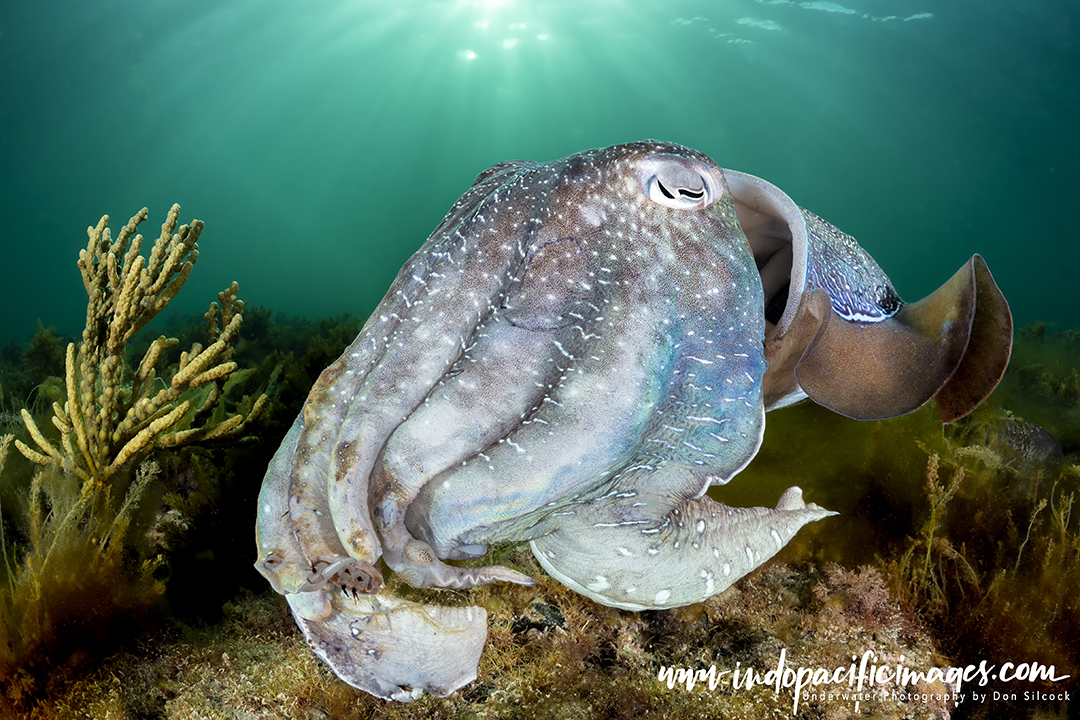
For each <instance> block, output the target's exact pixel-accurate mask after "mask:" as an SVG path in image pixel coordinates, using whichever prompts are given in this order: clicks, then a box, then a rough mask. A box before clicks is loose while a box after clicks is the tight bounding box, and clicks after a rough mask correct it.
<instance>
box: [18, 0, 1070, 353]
mask: <svg viewBox="0 0 1080 720" xmlns="http://www.w3.org/2000/svg"><path fill="white" fill-rule="evenodd" d="M1078 7H1080V5H1078V4H1077V3H1076V2H1075V0H1053V1H1051V0H1047V1H1040V0H1026V1H1025V0H1015V1H1014V2H1000V1H995V0H991V1H989V2H987V1H984V0H979V1H974V0H966V1H958V2H942V1H940V0H842V2H841V3H831V2H810V3H807V2H788V1H786V0H758V1H757V2H755V1H754V0H730V1H720V0H712V1H709V2H706V1H704V0H667V1H665V2H631V1H630V0H625V1H623V2H617V1H615V0H591V1H590V2H584V1H583V0H576V1H575V0H553V1H551V2H528V1H526V0H503V1H501V2H499V1H496V0H489V1H488V2H483V1H473V0H447V1H446V2H422V1H419V0H415V1H412V0H394V1H393V2H389V1H387V2H370V1H368V0H310V1H300V0H296V1H294V2H284V1H283V0H232V1H231V0H213V1H206V0H203V1H195V0H191V1H185V2H180V1H178V0H152V1H151V0H116V1H111V2H104V1H92V2H57V1H56V0H4V2H3V3H2V4H0V242H2V250H3V252H2V255H0V306H2V307H3V313H2V314H0V343H3V342H6V341H7V340H8V339H11V338H17V339H19V340H25V339H26V338H27V337H28V336H29V335H30V334H31V333H32V332H33V330H34V328H35V319H36V318H41V319H42V320H43V321H44V323H45V324H46V325H50V324H53V325H57V326H58V328H59V330H60V331H61V332H66V333H72V334H75V333H78V332H79V331H80V330H81V328H82V325H83V321H84V313H85V295H84V293H83V288H82V283H81V281H80V279H79V274H78V270H77V268H76V266H75V260H76V258H77V256H78V251H79V249H80V248H81V247H85V243H86V236H85V228H86V226H87V225H90V224H94V223H95V222H96V221H97V219H98V217H100V215H101V214H103V213H109V214H110V216H111V217H112V224H113V226H114V228H119V227H120V226H121V225H122V224H123V223H124V221H126V219H127V218H128V217H129V216H130V215H132V214H133V213H134V212H135V211H136V210H138V209H139V208H140V207H142V206H143V205H148V206H149V208H150V218H151V219H150V221H149V222H148V223H147V224H146V225H144V231H146V232H145V234H149V235H151V236H155V235H156V233H157V227H158V226H159V225H160V223H161V221H162V220H163V219H164V216H165V212H166V210H167V209H168V207H169V205H170V204H171V203H172V202H174V201H175V202H179V203H181V204H182V205H183V214H182V218H183V219H185V220H187V219H190V218H192V217H199V218H201V219H203V220H205V221H206V231H205V232H204V234H203V239H202V240H201V241H200V246H201V250H202V256H201V258H200V260H199V263H198V266H197V268H196V271H195V273H194V275H193V276H192V279H191V280H190V281H189V283H188V285H187V286H186V287H185V289H184V291H183V292H182V293H181V295H180V297H179V298H178V299H177V301H176V305H177V307H178V309H180V310H184V311H196V310H197V311H200V312H201V311H203V310H204V309H205V308H206V306H207V305H208V304H209V301H210V300H211V299H213V298H214V296H215V294H216V293H217V291H218V290H220V289H221V288H223V287H225V286H226V285H227V284H228V282H229V281H230V280H233V279H236V280H238V281H239V282H240V286H241V295H242V296H243V297H244V298H245V299H246V300H247V301H248V302H250V303H255V304H264V305H267V306H269V307H271V308H273V309H275V310H280V311H285V312H289V313H295V314H305V315H331V314H338V313H341V312H354V313H366V312H369V311H370V310H371V309H372V308H373V307H374V305H375V304H376V302H377V301H378V300H379V299H380V297H381V296H382V294H383V292H384V291H385V290H386V288H387V286H388V285H389V283H390V281H391V280H392V278H393V276H394V274H395V273H396V271H397V269H398V267H399V266H400V265H401V263H402V262H403V261H404V260H405V259H406V258H407V257H408V256H409V255H410V254H411V253H412V252H413V251H414V250H415V249H416V248H417V247H418V246H419V245H420V244H421V242H422V241H423V240H424V238H425V237H426V236H427V234H428V233H429V232H430V231H431V230H432V229H433V228H434V226H435V225H436V224H437V223H438V221H439V220H440V219H441V218H442V215H443V213H444V212H445V211H446V210H447V209H448V207H449V206H450V204H451V203H452V202H453V201H454V200H455V199H456V198H457V196H458V195H460V194H461V193H462V192H463V191H464V190H465V189H466V188H467V187H468V186H469V184H470V183H471V181H472V179H473V177H474V176H475V175H476V174H477V173H478V172H479V171H480V170H482V169H484V168H485V167H487V166H488V165H491V164H493V163H495V162H498V161H500V160H506V159H511V158H529V159H536V160H548V159H552V158H556V157H560V156H563V155H566V154H569V153H572V152H576V151H578V150H582V149H585V148H588V147H595V146H603V145H610V144H613V143H618V142H625V141H630V140H637V139H641V138H645V137H653V138H659V139H664V140H672V141H676V142H680V143H684V144H686V145H690V146H693V147H695V148H698V149H700V150H702V151H704V152H706V153H708V154H709V155H711V156H712V157H713V158H715V159H716V160H717V162H719V163H720V164H721V165H722V166H725V167H731V168H735V169H739V170H743V171H746V172H749V173H753V174H755V175H759V176H762V177H764V178H766V179H768V180H770V181H772V182H774V183H775V184H777V185H778V186H780V187H781V188H782V189H784V190H785V191H786V192H787V193H788V194H790V195H791V196H792V197H793V198H794V199H795V200H796V202H798V203H799V204H801V205H803V206H805V207H808V208H810V209H812V210H814V211H815V212H817V213H818V214H820V215H822V216H824V217H825V218H826V219H828V220H829V221H831V222H833V223H834V224H836V225H838V226H839V227H841V228H842V229H844V230H846V231H848V232H850V233H852V234H854V235H855V236H856V237H857V238H858V239H859V240H860V241H861V243H862V244H863V246H864V247H866V248H867V249H868V250H869V251H870V252H871V253H872V254H873V255H874V256H875V257H876V259H877V260H878V261H879V263H880V264H881V265H882V266H883V267H884V268H885V270H886V271H887V272H888V273H889V274H890V275H891V276H892V278H893V280H894V282H895V284H896V286H897V288H898V290H899V291H900V294H901V295H902V296H903V297H904V298H905V299H906V300H909V301H910V300H915V299H918V298H919V297H921V296H922V295H924V294H926V293H928V292H930V291H931V290H933V289H934V288H935V287H937V285H938V284H940V283H941V282H943V281H944V280H945V279H947V278H948V277H949V276H950V275H951V274H952V273H953V271H954V270H955V269H956V268H957V267H959V266H960V265H961V264H962V263H963V262H964V261H965V260H966V259H967V258H968V257H969V256H970V255H971V254H972V253H973V252H981V253H983V254H984V256H985V257H986V258H987V260H988V262H989V264H990V267H991V269H992V270H993V271H994V273H995V276H996V277H997V279H998V280H999V282H1000V285H1001V287H1002V289H1003V290H1004V292H1005V294H1006V296H1007V297H1008V299H1009V300H1010V301H1011V303H1012V306H1013V309H1014V313H1015V315H1016V318H1017V320H1018V322H1019V323H1020V324H1023V323H1027V322H1031V321H1035V320H1048V321H1052V322H1055V323H1058V327H1059V328H1065V327H1072V326H1074V325H1075V324H1076V322H1075V317H1074V309H1073V307H1074V302H1075V297H1076V292H1077V291H1076V286H1077V283H1078V281H1080V273H1078V272H1077V261H1078V259H1080V250H1078V249H1077V231H1076V229H1075V224H1074V215H1075V210H1076V208H1077V206H1078V203H1077V199H1076V198H1077V195H1078V189H1080V183H1078V180H1077V177H1078V176H1080V142H1078V139H1077V133H1078V127H1080V124H1078V118H1080V112H1078V111H1080V100H1078V96H1080V91H1078V85H1080V49H1078V47H1077V33H1078V32H1080V10H1078Z"/></svg>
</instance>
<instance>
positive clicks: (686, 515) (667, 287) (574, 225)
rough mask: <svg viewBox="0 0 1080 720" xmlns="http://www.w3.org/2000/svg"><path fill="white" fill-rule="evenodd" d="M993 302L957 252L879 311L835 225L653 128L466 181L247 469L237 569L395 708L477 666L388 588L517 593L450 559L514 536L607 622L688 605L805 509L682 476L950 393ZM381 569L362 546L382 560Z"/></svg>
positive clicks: (475, 619) (867, 276)
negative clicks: (798, 413)
mask: <svg viewBox="0 0 1080 720" xmlns="http://www.w3.org/2000/svg"><path fill="white" fill-rule="evenodd" d="M1011 338H1012V319H1011V316H1010V313H1009V307H1008V305H1007V303H1006V302H1005V299H1004V297H1003V296H1002V294H1001V292H1000V291H999V290H998V287H997V286H996V284H995V283H994V280H993V278H992V277H991V275H990V271H989V270H988V269H987V266H986V263H985V262H984V261H983V260H982V258H981V257H980V256H978V255H974V256H973V257H972V258H971V260H970V261H969V262H968V263H967V264H965V265H964V266H963V267H962V268H961V269H960V270H959V271H957V273H956V274H955V275H953V277H952V278H951V279H950V280H949V281H948V282H946V283H945V284H944V285H942V286H941V287H940V288H939V289H938V290H937V291H936V292H934V293H933V294H932V295H930V296H928V297H927V298H925V299H923V300H920V301H919V302H916V303H911V304H905V303H904V302H903V301H901V299H900V297H899V296H898V295H897V293H896V291H895V290H894V289H893V286H892V284H891V283H890V281H889V279H888V278H887V277H886V276H885V273H883V272H882V270H881V268H879V267H878V265H877V263H875V262H874V260H873V259H872V258H871V257H870V256H869V255H868V254H867V253H866V252H865V251H864V250H863V249H862V248H861V247H860V246H859V245H858V243H856V242H855V239H854V238H852V237H851V236H850V235H846V234H844V233H843V232H841V231H839V230H838V229H836V228H835V227H833V226H832V225H830V224H829V223H827V222H825V221H824V220H822V219H821V218H819V217H818V216H817V215H814V214H813V213H811V212H809V211H807V210H803V209H801V208H800V207H798V206H797V205H796V204H795V203H794V201H792V200H791V198H789V197H788V196H787V195H786V194H785V193H784V192H783V191H781V190H780V189H779V188H777V187H776V186H774V185H772V184H770V183H768V182H766V181H764V180H761V179H760V178H757V177H754V176H752V175H747V174H745V173H741V172H735V171H733V170H724V169H721V168H720V167H719V166H717V165H716V163H714V162H713V161H712V160H710V159H709V158H708V157H706V156H705V155H703V154H702V153H700V152H697V151H695V150H691V149H689V148H686V147H682V146H679V145H674V144H670V143H662V142H653V141H645V142H637V143H630V144H627V145H616V146H613V147H608V148H604V149H599V150H588V151H586V152H581V153H578V154H575V155H571V156H569V157H566V158H563V159H561V160H555V161H553V162H546V163H537V162H524V161H514V162H505V163H500V164H498V165H495V166H494V167H492V168H490V169H488V170H485V171H484V172H483V173H481V174H480V176H479V177H477V179H476V181H475V182H474V183H473V186H472V187H471V188H470V189H469V190H468V191H467V192H466V193H465V194H464V195H463V196H462V197H461V198H460V199H459V200H458V201H457V202H456V203H455V204H454V206H453V207H452V208H451V209H450V211H449V212H448V213H447V215H446V217H445V218H444V219H443V221H442V223H441V224H440V225H439V226H438V227H437V228H436V229H435V231H434V232H433V233H432V234H431V236H430V237H429V238H428V240H427V242H426V243H424V245H423V247H421V248H420V250H419V251H418V252H417V253H416V254H415V255H413V256H412V258H411V259H410V260H409V261H408V262H407V263H406V264H405V266H404V267H403V268H402V270H401V272H400V273H399V274H398V276H397V279H396V280H395V281H394V283H393V285H392V286H391V287H390V290H389V291H388V292H387V294H386V297H385V298H384V299H383V301H382V303H381V304H380V305H379V306H378V308H376V310H375V311H374V312H373V313H372V314H371V317H370V318H369V320H368V322H367V324H366V325H365V326H364V328H363V330H361V332H360V334H359V335H358V336H357V338H356V340H355V341H354V342H353V343H352V345H350V346H349V348H348V349H347V350H346V351H345V353H344V354H343V355H342V356H341V358H339V359H338V360H337V361H336V362H334V363H333V364H332V365H331V366H330V367H328V368H327V369H326V370H325V371H324V372H323V373H322V375H321V376H320V377H319V379H318V381H317V382H316V383H315V386H314V387H313V389H312V391H311V394H310V396H309V397H308V399H307V402H306V403H305V405H304V408H303V411H302V412H301V414H300V416H299V417H298V418H297V419H296V421H295V423H294V424H293V426H292V429H291V430H290V431H289V433H288V435H287V437H286V438H285V440H284V442H283V443H282V445H281V447H280V449H279V450H278V451H277V454H276V455H275V456H274V459H273V461H272V462H271V464H270V467H269V469H268V471H267V473H266V478H265V480H264V483H263V487H262V492H261V494H260V496H259V509H258V521H257V541H258V549H259V557H258V561H257V562H256V567H257V568H258V570H259V571H260V572H261V573H262V574H263V575H264V576H265V577H266V578H267V579H268V580H269V581H270V583H271V584H272V585H273V587H274V589H275V590H277V591H278V592H280V593H282V594H284V595H285V597H286V599H287V600H288V602H289V605H290V607H291V608H292V612H293V614H294V616H295V618H296V621H297V623H298V624H299V626H300V628H301V629H302V630H303V632H304V635H305V636H306V637H307V640H308V643H309V645H310V646H311V648H312V649H313V650H314V651H315V652H316V653H318V654H319V655H320V656H321V657H322V658H323V659H324V660H325V661H326V662H327V663H329V665H330V666H331V668H333V670H334V672H335V673H337V675H338V676H339V677H340V678H342V679H343V680H344V681H346V682H348V683H350V684H352V685H354V686H356V687H358V688H360V689H362V690H365V691H367V692H369V693H372V694H374V695H377V696H379V697H383V698H392V699H397V700H410V699H413V698H416V697H419V696H420V695H422V694H423V692H425V691H427V692H430V693H433V694H436V695H447V694H449V693H451V692H453V691H454V690H456V689H457V688H460V687H462V686H463V685H465V684H467V683H469V682H471V681H472V680H474V679H475V678H476V672H477V663H478V659H479V657H480V653H481V650H482V649H483V645H484V642H485V640H486V637H487V626H486V613H485V611H484V610H483V609H481V608H479V607H445V606H440V605H430V604H418V603H414V602H410V601H407V600H404V599H401V598H397V597H395V596H393V595H392V594H390V593H389V592H387V591H386V589H385V587H384V582H383V575H384V573H385V572H387V570H389V571H392V572H394V573H397V574H398V575H399V576H400V577H401V578H402V579H404V580H405V581H407V582H408V583H410V584H412V585H414V586H419V587H436V588H439V587H442V588H447V587H449V588H469V587H473V586H477V585H481V584H485V583H491V582H496V581H502V582H511V583H518V584H522V585H531V584H533V580H532V578H530V577H529V576H527V575H524V574H522V573H521V572H518V571H517V570H514V569H511V568H507V567H503V566H498V565H488V566H480V567H459V566H457V565H454V564H452V563H451V562H448V561H454V560H463V559H470V558H479V557H482V556H483V555H485V554H486V553H487V552H488V548H489V547H490V546H491V545H493V544H495V543H508V542H528V543H529V547H530V548H531V549H532V552H533V554H534V555H535V557H536V559H537V560H538V561H539V562H540V565H542V566H543V568H544V569H545V570H546V571H547V572H548V573H549V574H551V575H552V576H553V577H554V578H556V579H557V580H558V581H559V582H561V583H563V584H564V585H566V586H567V587H569V588H572V589H574V590H576V591H578V592H580V593H582V594H584V595H586V596H588V597H589V598H591V599H593V600H595V601H596V602H599V603H603V604H605V605H610V606H614V607H619V608H625V609H627V610H644V609H647V608H671V607H676V606H680V605H687V604H690V603H697V602H701V601H702V600H705V599H706V598H709V597H710V596H712V595H715V594H716V593H719V592H721V591H723V590H724V589H725V588H727V587H729V586H730V585H731V584H732V583H734V582H735V581H737V580H738V579H739V578H741V577H743V576H744V575H746V574H747V573H749V572H750V571H752V570H753V569H754V568H756V567H758V566H759V565H761V564H762V563H764V562H765V561H767V560H768V559H769V558H770V557H772V556H773V555H774V554H775V553H776V552H777V551H778V550H779V549H780V548H782V547H783V546H784V545H785V544H786V543H787V542H788V541H789V540H791V538H792V537H793V536H794V535H795V533H796V532H797V531H798V530H799V528H801V527H802V526H803V525H805V524H806V523H809V522H813V521H815V520H820V519H822V518H824V517H826V516H828V515H832V514H833V513H831V512H829V511H828V510H825V509H823V508H821V507H819V506H817V505H815V504H813V503H806V502H804V500H803V497H802V491H801V490H800V489H799V488H798V487H792V488H789V489H788V490H787V491H786V492H784V493H783V494H782V495H781V496H780V498H779V501H778V502H777V504H776V507H775V508H734V507H727V506H725V505H722V504H720V503H718V502H716V501H714V500H712V499H711V498H709V497H708V496H707V495H706V494H705V492H706V490H708V488H709V487H710V486H712V485H722V484H724V483H727V482H729V481H730V480H731V479H732V478H733V477H735V475H736V474H738V473H739V471H740V470H742V469H743V468H744V467H746V465H747V464H748V463H749V462H750V461H751V460H752V459H753V457H754V455H755V454H756V453H757V451H758V448H759V446H760V444H761V439H762V433H763V431H764V427H765V412H766V411H767V410H772V409H775V408H779V407H783V406H785V405H788V404H791V403H793V402H797V401H799V400H802V399H805V398H809V399H811V400H813V401H814V402H817V403H820V404H821V405H824V406H825V407H827V408H830V409H832V410H834V411H836V412H838V413H842V414H844V415H847V416H849V417H852V418H857V419H878V418H888V417H894V416H897V415H901V414H904V413H909V412H912V411H914V410H916V409H918V408H920V407H922V406H923V405H925V404H926V403H928V402H929V401H930V400H931V399H935V398H936V401H937V407H938V410H939V412H940V414H941V419H942V421H943V422H952V421H954V420H956V419H958V418H960V417H962V416H964V415H965V414H967V413H968V412H970V411H971V410H972V409H973V408H975V407H976V406H977V405H978V404H979V403H980V402H982V401H983V400H984V399H985V398H986V397H987V395H989V393H990V392H991V390H993V388H994V387H995V385H996V384H997V382H998V380H999V379H1000V377H1001V374H1002V373H1003V372H1004V369H1005V366H1006V364H1007V363H1008V359H1009V353H1010V350H1011ZM380 561H381V562H380Z"/></svg>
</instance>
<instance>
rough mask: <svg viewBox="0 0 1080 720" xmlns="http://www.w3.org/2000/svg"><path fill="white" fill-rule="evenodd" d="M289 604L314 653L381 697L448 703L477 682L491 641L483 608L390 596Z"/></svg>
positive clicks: (305, 598) (299, 596) (308, 596)
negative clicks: (427, 695) (429, 698)
mask: <svg viewBox="0 0 1080 720" xmlns="http://www.w3.org/2000/svg"><path fill="white" fill-rule="evenodd" d="M285 598H286V599H287V600H288V601H289V606H290V608H291V609H292V611H293V616H294V617H295V618H296V623H297V625H299V626H300V629H301V630H303V632H304V638H305V639H306V640H307V642H308V645H309V646H310V647H311V649H312V650H314V651H315V653H316V654H317V655H318V656H319V657H321V658H322V659H323V660H325V661H326V663H327V664H328V665H329V666H330V667H331V669H332V670H333V671H334V674H336V675H337V676H338V677H339V678H341V679H342V680H344V681H345V682H347V683H349V684H350V685H352V686H353V687H355V688H359V689H360V690H363V691H365V692H368V693H371V694H372V695H375V696H376V697H381V698H384V699H386V700H398V701H406V702H407V701H409V700H416V699H417V698H419V697H420V696H422V695H423V694H424V693H425V692H428V693H431V694H432V695H436V696H438V697H446V696H447V695H449V694H450V693H452V692H454V691H455V690H457V689H458V688H460V687H463V686H465V685H468V684H469V683H471V682H472V681H473V680H475V679H476V670H477V665H478V664H479V662H480V653H481V651H482V650H483V649H484V643H485V642H486V641H487V612H486V611H485V610H484V609H483V608H479V607H443V606H439V605H421V604H419V603H414V602H409V601H408V600H402V599H400V598H396V597H394V596H392V595H390V594H389V593H386V592H381V593H379V594H378V595H361V596H357V597H353V596H346V595H344V594H342V593H340V592H330V591H319V592H312V593H295V594H291V595H286V596H285ZM328 601H329V602H328Z"/></svg>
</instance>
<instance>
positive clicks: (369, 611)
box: [255, 417, 487, 700]
mask: <svg viewBox="0 0 1080 720" xmlns="http://www.w3.org/2000/svg"><path fill="white" fill-rule="evenodd" d="M303 429H304V424H303V418H302V417H300V418H297V420H296V422H295V423H293V426H292V429H291V430H290V431H289V433H288V435H287V436H286V438H285V441H284V442H283V443H282V445H281V448H279V450H278V452H277V453H276V454H275V455H274V458H273V460H272V461H271V463H270V468H269V470H268V472H267V474H266V479H265V480H264V482H263V486H262V490H261V492H260V493H259V511H258V516H257V518H258V519H257V520H256V543H257V545H258V550H259V558H258V560H257V561H256V562H255V568H256V569H257V570H258V571H259V572H260V573H261V574H262V575H263V576H264V577H265V578H266V579H267V580H269V581H270V584H271V585H272V586H273V587H274V589H275V590H276V591H278V592H279V593H282V594H284V595H285V599H286V600H287V601H288V603H289V607H290V608H291V610H292V613H293V616H294V617H295V618H296V623H297V625H299V626H300V629H301V630H302V631H303V633H304V637H305V638H306V639H307V642H308V645H309V646H310V647H311V649H312V650H314V651H315V653H316V654H318V655H319V656H320V657H321V658H323V659H324V660H325V661H326V662H327V663H328V664H329V665H330V667H331V668H333V670H334V672H335V673H336V674H337V675H338V677H340V678H342V679H343V680H345V681H346V682H348V683H349V684H351V685H353V686H354V687H357V688H359V689H361V690H364V691H365V692H368V693H371V694H372V695H375V696H378V697H381V698H385V699H388V700H389V699H393V700H414V699H416V698H418V697H420V696H421V695H423V693H424V692H429V693H431V694H433V695H438V696H440V697H442V696H446V695H449V694H450V693H452V692H454V691H455V690H457V689H458V688H460V687H463V686H465V685H468V684H469V683H471V682H472V681H473V680H475V679H476V670H477V664H478V663H479V659H480V653H481V651H482V650H483V647H484V643H485V642H486V641H487V613H486V612H485V611H484V609H483V608H479V607H444V606H441V605H424V604H420V603H414V602H409V601H407V600H401V599H399V598H396V597H394V596H392V595H390V594H389V593H388V592H385V591H381V592H379V593H377V594H372V595H362V594H358V595H353V594H346V593H343V592H341V590H340V589H339V588H338V587H336V586H334V585H328V586H326V587H323V588H321V589H317V590H307V591H304V592H297V588H298V587H304V586H306V585H307V581H308V578H309V577H310V573H311V570H310V563H309V561H308V560H307V559H306V558H305V557H304V554H303V551H302V549H301V546H300V543H299V541H298V540H297V537H296V534H295V533H294V532H293V525H292V522H291V520H290V518H289V503H288V497H289V494H288V488H289V483H290V473H291V469H292V466H293V463H294V461H295V453H296V445H297V440H298V439H299V437H300V435H301V433H302V431H303Z"/></svg>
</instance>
